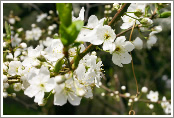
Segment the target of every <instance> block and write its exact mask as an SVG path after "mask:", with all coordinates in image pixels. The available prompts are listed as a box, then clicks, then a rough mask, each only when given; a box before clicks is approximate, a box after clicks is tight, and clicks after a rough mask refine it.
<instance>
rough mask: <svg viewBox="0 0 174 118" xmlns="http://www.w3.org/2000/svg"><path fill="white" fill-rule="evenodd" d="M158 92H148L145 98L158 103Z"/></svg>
mask: <svg viewBox="0 0 174 118" xmlns="http://www.w3.org/2000/svg"><path fill="white" fill-rule="evenodd" d="M158 95H159V94H158V91H156V92H153V91H150V92H149V94H147V98H148V99H150V101H152V102H157V101H158Z"/></svg>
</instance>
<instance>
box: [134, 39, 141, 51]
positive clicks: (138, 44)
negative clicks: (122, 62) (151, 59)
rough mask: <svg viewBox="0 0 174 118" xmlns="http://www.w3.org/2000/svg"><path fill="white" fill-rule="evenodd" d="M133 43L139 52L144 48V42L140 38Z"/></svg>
mask: <svg viewBox="0 0 174 118" xmlns="http://www.w3.org/2000/svg"><path fill="white" fill-rule="evenodd" d="M132 43H133V44H134V46H135V48H136V49H138V50H140V49H142V48H143V41H142V40H141V39H140V38H139V37H137V38H136V39H135V40H134V41H133V42H132Z"/></svg>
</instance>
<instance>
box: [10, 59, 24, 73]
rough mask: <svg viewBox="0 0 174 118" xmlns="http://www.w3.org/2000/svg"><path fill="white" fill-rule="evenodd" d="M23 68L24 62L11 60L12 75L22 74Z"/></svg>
mask: <svg viewBox="0 0 174 118" xmlns="http://www.w3.org/2000/svg"><path fill="white" fill-rule="evenodd" d="M21 70H22V63H21V62H20V61H11V62H10V64H9V69H8V73H9V74H10V75H12V76H14V75H20V74H21Z"/></svg>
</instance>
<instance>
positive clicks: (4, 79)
mask: <svg viewBox="0 0 174 118" xmlns="http://www.w3.org/2000/svg"><path fill="white" fill-rule="evenodd" d="M2 77H3V82H4V83H6V82H7V80H8V79H7V76H6V75H3V76H2Z"/></svg>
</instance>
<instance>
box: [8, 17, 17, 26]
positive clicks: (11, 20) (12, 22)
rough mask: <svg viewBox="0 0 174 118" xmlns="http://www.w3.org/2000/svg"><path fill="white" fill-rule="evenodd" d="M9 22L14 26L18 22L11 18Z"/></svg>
mask: <svg viewBox="0 0 174 118" xmlns="http://www.w3.org/2000/svg"><path fill="white" fill-rule="evenodd" d="M8 22H9V23H10V24H12V25H13V24H15V22H16V20H15V18H9V19H8Z"/></svg>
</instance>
